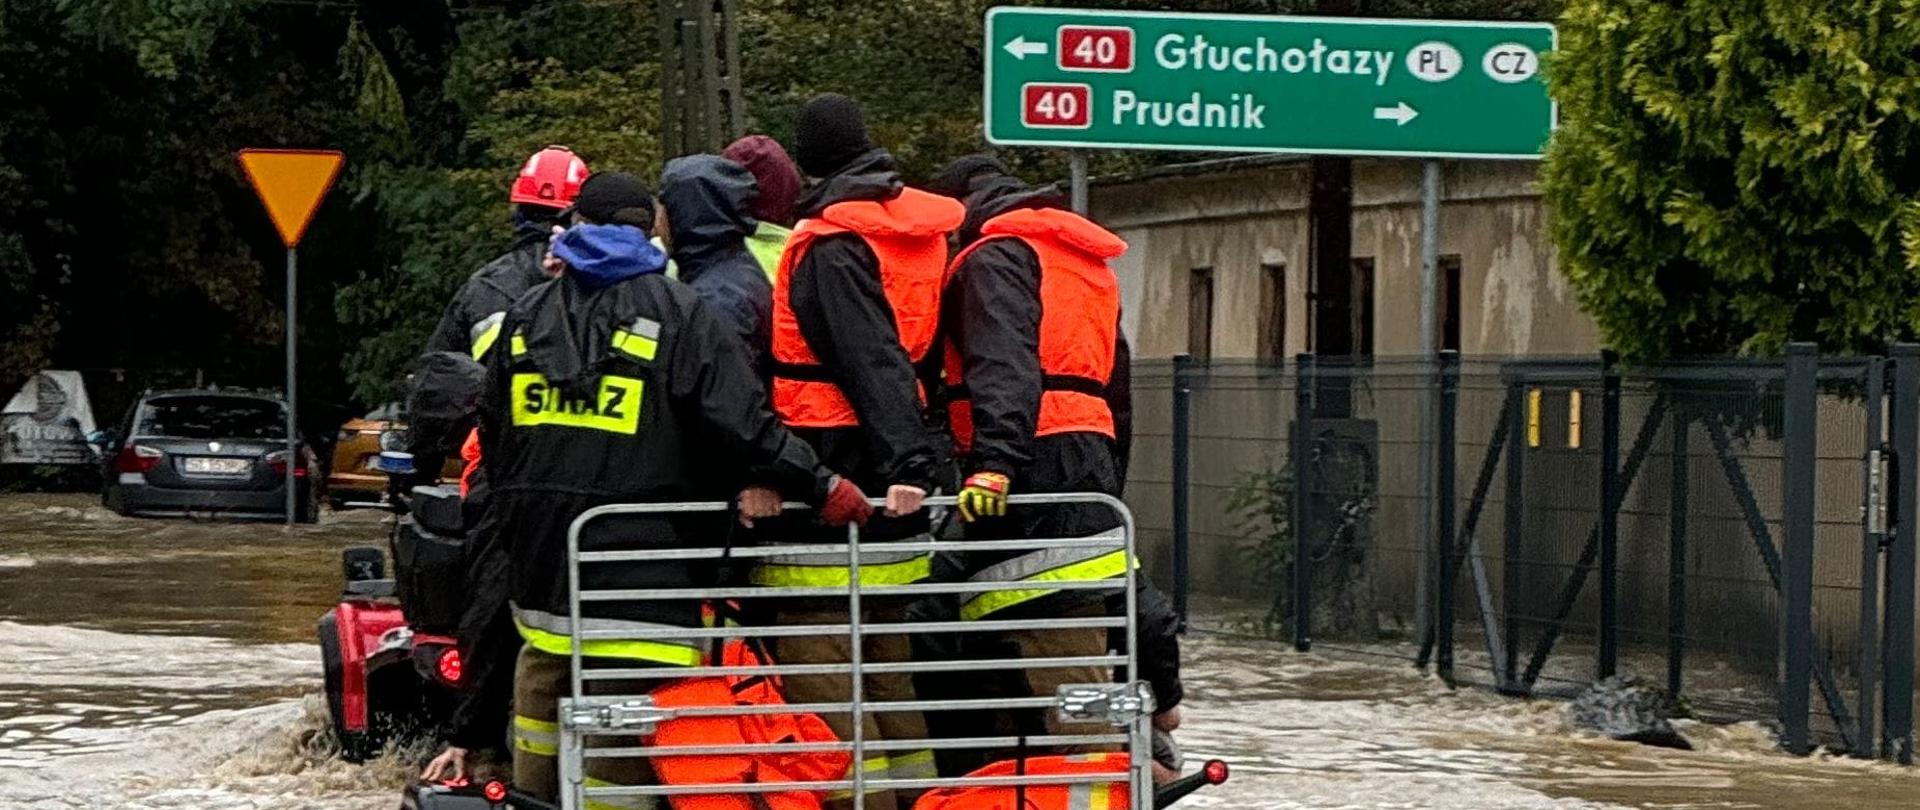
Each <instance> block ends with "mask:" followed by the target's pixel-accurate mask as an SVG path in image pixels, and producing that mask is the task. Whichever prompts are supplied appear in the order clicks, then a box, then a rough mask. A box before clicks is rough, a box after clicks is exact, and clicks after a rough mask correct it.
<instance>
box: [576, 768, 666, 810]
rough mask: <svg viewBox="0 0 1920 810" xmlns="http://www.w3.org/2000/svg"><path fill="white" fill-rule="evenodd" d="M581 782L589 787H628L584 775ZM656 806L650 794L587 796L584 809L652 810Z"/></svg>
mask: <svg viewBox="0 0 1920 810" xmlns="http://www.w3.org/2000/svg"><path fill="white" fill-rule="evenodd" d="M583 784H585V785H586V786H587V787H588V788H589V789H591V788H609V787H629V786H628V785H620V784H616V783H613V782H609V781H607V780H605V779H595V778H593V777H591V776H589V777H586V778H585V779H584V780H583ZM656 806H657V805H655V804H654V797H652V796H589V797H587V807H586V810H653V809H654V808H655V807H656Z"/></svg>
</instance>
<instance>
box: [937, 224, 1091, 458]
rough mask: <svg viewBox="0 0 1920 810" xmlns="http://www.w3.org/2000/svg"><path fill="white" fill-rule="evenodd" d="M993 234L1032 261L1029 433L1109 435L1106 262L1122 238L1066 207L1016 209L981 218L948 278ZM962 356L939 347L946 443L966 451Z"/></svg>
mask: <svg viewBox="0 0 1920 810" xmlns="http://www.w3.org/2000/svg"><path fill="white" fill-rule="evenodd" d="M995 239H1018V240H1020V241H1021V242H1022V243H1024V244H1026V246H1027V247H1028V248H1030V249H1032V250H1033V253H1034V255H1035V256H1037V257H1038V258H1039V260H1040V373H1041V374H1042V375H1043V379H1042V381H1041V393H1040V413H1039V419H1038V421H1037V422H1036V423H1035V426H1036V430H1035V431H1034V435H1036V436H1050V435H1053V434H1056V433H1075V432H1084V433H1098V434H1100V435H1102V436H1106V437H1107V438H1109V439H1111V438H1113V409H1112V408H1111V407H1110V406H1109V405H1108V404H1107V399H1106V388H1107V383H1108V381H1110V380H1111V379H1112V378H1113V358H1114V340H1115V332H1116V330H1117V329H1119V321H1120V283H1119V281H1118V280H1116V279H1115V278H1114V274H1113V268H1111V267H1108V266H1107V262H1108V261H1109V260H1112V259H1114V258H1117V257H1118V256H1120V254H1122V253H1125V252H1126V250H1127V243H1126V242H1123V241H1121V239H1120V237H1118V236H1115V235H1113V233H1112V232H1110V231H1108V230H1107V229H1105V228H1102V227H1100V226H1098V225H1095V224H1093V223H1092V222H1089V221H1087V219H1086V218H1084V217H1082V216H1080V215H1079V214H1075V213H1073V212H1071V211H1061V210H1058V209H1020V210H1017V211H1010V212H1008V213H1005V214H1001V215H1000V216H997V217H994V218H993V219H990V220H987V222H986V224H984V225H982V226H981V228H980V239H979V241H976V242H974V243H973V244H972V245H969V246H968V247H967V248H966V249H965V250H963V251H961V252H960V255H958V256H956V257H954V260H953V266H952V268H951V269H950V270H949V271H948V273H949V277H953V274H957V273H959V272H960V271H961V265H962V264H963V263H964V262H966V260H967V257H969V256H971V255H973V252H974V251H975V250H978V249H979V248H980V247H981V246H983V245H985V244H987V243H989V242H991V241H993V240H995ZM961 328H962V329H965V328H966V327H965V326H964V325H962V326H961ZM963 372H964V359H963V358H962V357H961V356H960V351H959V347H958V346H957V345H955V344H954V342H953V341H952V340H951V339H949V340H948V341H947V346H946V375H945V378H946V383H947V389H948V400H947V418H948V422H949V424H950V425H951V426H952V428H953V442H954V446H955V447H956V448H957V449H958V450H959V451H960V452H962V453H965V452H967V451H969V450H971V449H972V448H973V408H972V405H973V402H972V400H970V399H968V398H967V389H966V380H965V379H964V374H963Z"/></svg>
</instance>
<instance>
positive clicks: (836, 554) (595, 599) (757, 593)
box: [559, 493, 1154, 810]
mask: <svg viewBox="0 0 1920 810" xmlns="http://www.w3.org/2000/svg"><path fill="white" fill-rule="evenodd" d="M955 501H956V499H955V498H953V497H951V496H947V497H934V498H928V499H927V501H926V505H927V507H929V508H931V509H933V510H935V511H936V518H938V513H939V511H940V510H946V509H951V508H953V506H954V504H955ZM870 502H871V503H872V504H873V505H874V506H875V508H880V507H882V506H883V504H884V501H882V500H880V499H872V500H871V501H870ZM1008 503H1009V505H1010V506H1011V507H1016V508H1017V507H1022V506H1045V505H1063V504H1100V505H1104V506H1106V507H1108V508H1110V509H1112V510H1113V511H1114V513H1115V515H1116V516H1117V517H1118V519H1119V521H1120V524H1121V525H1120V532H1121V534H1122V537H1121V538H1120V544H1119V549H1121V550H1124V551H1125V552H1126V559H1127V561H1128V564H1127V565H1126V566H1125V568H1126V576H1125V577H1124V578H1119V579H1113V578H1109V579H1061V580H1048V581H1047V582H1046V583H1045V585H1044V586H1043V587H1044V588H1046V589H1058V590H1085V591H1121V592H1122V593H1123V594H1124V597H1125V603H1126V608H1125V611H1124V614H1123V615H1118V616H1112V615H1100V616H1086V617H1060V618H1036V619H1009V620H976V621H961V620H958V619H955V620H950V621H905V622H885V623H877V622H865V621H862V611H861V601H862V599H864V598H876V597H936V596H955V595H959V594H968V593H983V592H990V591H1014V590H1033V589H1034V588H1035V586H1034V583H1032V582H968V581H961V582H932V581H928V582H920V583H916V584H911V585H886V586H874V585H867V586H862V585H861V584H860V577H859V571H860V568H861V564H862V558H863V556H865V555H866V554H873V553H885V554H895V553H903V552H916V553H939V552H976V551H988V552H993V551H1014V552H1032V551H1041V550H1047V549H1074V548H1086V549H1093V548H1101V547H1105V548H1113V547H1114V545H1115V544H1114V538H1113V537H1112V533H1111V532H1103V533H1101V534H1099V535H1095V536H1092V537H1082V538H1033V539H1015V540H992V541H966V540H940V539H938V538H937V537H932V536H931V535H928V536H927V537H929V538H931V539H928V540H920V541H893V542H887V543H884V544H875V545H874V546H873V547H872V548H867V549H864V550H863V548H862V545H861V543H860V542H859V538H860V529H859V527H858V526H852V525H849V526H848V527H847V528H846V532H847V541H846V542H845V543H827V544H820V543H811V544H794V545H783V544H768V545H758V546H727V547H712V548H677V549H650V550H621V551H588V552H583V551H581V550H580V535H581V531H582V529H583V528H584V527H585V526H587V525H588V524H589V523H592V522H593V521H595V520H599V519H603V518H606V517H609V516H613V515H625V516H633V515H656V516H665V515H685V514H688V513H716V514H717V515H720V516H722V517H726V515H725V513H727V512H728V511H729V510H730V508H731V504H728V503H725V502H695V503H658V504H612V505H607V506H600V507H596V508H593V509H589V510H587V511H586V512H584V513H582V514H581V515H580V516H579V517H578V518H576V519H575V520H574V521H573V524H572V526H571V527H570V528H569V529H568V532H567V558H568V588H569V598H568V610H569V613H570V619H571V624H570V627H571V628H573V630H574V643H573V645H572V650H573V652H572V673H571V686H570V689H569V691H568V696H567V697H564V698H562V699H561V702H560V709H559V725H560V746H559V768H560V770H559V775H560V790H561V803H562V806H563V807H566V808H569V810H579V809H580V808H584V807H585V806H586V803H587V801H589V800H602V801H604V800H607V799H620V798H628V797H637V796H673V795H730V796H740V795H746V794H758V793H776V792H788V791H816V792H827V793H833V792H847V791H851V794H852V796H851V799H852V802H853V806H854V808H855V810H864V808H865V806H866V797H867V794H868V793H870V792H877V791H884V790H906V791H919V790H923V789H937V788H954V787H992V786H1009V787H1017V786H1027V787H1033V786H1040V785H1069V786H1076V785H1087V786H1089V789H1091V786H1093V785H1097V784H1110V783H1112V782H1114V781H1115V779H1114V776H1113V775H1111V774H1099V773H1093V774H1049V775H1038V774H1028V775H1020V776H1006V777H973V778H967V777H954V776H948V777H940V778H922V779H894V778H881V779H875V778H869V777H868V775H867V774H866V768H865V767H864V763H865V762H866V761H867V758H868V755H869V754H881V753H887V752H893V751H919V750H948V751H953V750H980V751H985V750H1004V749H1014V750H1017V751H1021V752H1023V753H1022V754H1021V755H1022V756H1027V755H1029V754H1027V753H1025V752H1029V751H1030V752H1031V755H1040V754H1043V753H1048V752H1049V751H1050V750H1052V749H1055V748H1056V747H1059V746H1103V747H1105V746H1119V747H1120V751H1119V752H1116V753H1120V752H1124V753H1125V754H1126V756H1127V757H1128V762H1129V767H1128V770H1127V777H1126V778H1127V783H1128V786H1129V791H1128V792H1129V803H1130V804H1129V807H1128V808H1127V810H1149V809H1150V808H1152V807H1153V806H1154V788H1153V779H1152V768H1151V759H1152V753H1151V752H1152V742H1151V739H1152V738H1151V734H1152V731H1151V728H1150V723H1151V720H1152V715H1153V712H1154V699H1153V692H1152V690H1151V688H1150V687H1149V685H1148V684H1146V683H1145V682H1143V681H1141V680H1140V674H1139V666H1138V663H1139V662H1138V649H1139V645H1138V643H1137V642H1138V601H1137V590H1136V585H1137V584H1138V583H1137V582H1136V579H1137V577H1138V576H1139V572H1138V568H1139V566H1138V563H1137V561H1138V559H1139V557H1138V553H1137V549H1136V548H1135V539H1134V520H1133V514H1132V512H1131V511H1129V510H1128V509H1127V507H1126V505H1125V504H1124V503H1122V502H1121V501H1120V500H1119V499H1118V498H1114V497H1111V496H1108V495H1102V494H1095V493H1070V494H1034V495H1015V496H1012V497H1010V498H1009V499H1008ZM783 508H784V509H786V510H787V511H794V510H804V509H809V508H810V507H807V506H805V505H803V504H791V503H790V504H784V505H783ZM933 522H934V525H936V526H939V525H940V524H941V523H942V521H941V520H939V519H936V520H934V521H933ZM776 555H777V556H781V557H795V556H807V557H818V558H820V559H823V560H826V559H833V560H836V561H838V560H844V561H845V564H846V566H847V567H848V569H849V570H850V577H849V579H850V580H851V584H850V585H849V586H846V587H768V586H737V587H709V588H651V589H597V590H582V589H581V587H580V582H581V576H580V572H581V568H582V566H590V565H598V564H608V563H636V562H638V563H646V562H668V561H675V562H686V561H700V560H715V561H719V560H733V561H741V560H749V561H750V560H754V559H760V558H766V557H771V556H776ZM834 597H842V598H845V599H846V600H847V601H846V606H847V616H848V621H847V623H845V624H812V625H772V626H714V627H688V628H674V629H664V630H661V631H658V632H651V631H650V632H649V634H648V635H649V640H659V641H671V640H689V641H703V642H708V643H714V642H715V641H716V640H728V639H750V638H763V639H764V638H779V637H794V636H829V635H844V636H846V637H848V639H849V644H848V649H849V650H850V651H851V654H850V656H849V659H850V660H848V661H846V662H840V663H829V664H818V663H810V664H781V663H779V661H778V660H775V661H774V662H773V663H772V664H769V665H759V666H705V667H700V668H699V669H697V670H684V669H681V670H663V669H659V668H607V667H595V668H592V669H589V668H587V667H585V666H584V663H585V662H584V661H583V656H582V654H581V647H582V646H584V642H587V641H593V640H617V639H621V638H626V637H629V636H631V635H632V634H631V632H623V631H619V630H605V629H602V630H592V629H584V628H583V625H582V623H581V616H582V605H583V604H584V603H589V602H592V603H609V602H644V601H661V600H748V599H792V598H834ZM714 624H725V623H724V622H716V623H714ZM1094 628H1099V629H1105V630H1107V631H1108V632H1111V631H1112V630H1114V629H1121V630H1124V631H1125V633H1126V636H1125V637H1126V639H1127V644H1126V652H1125V653H1124V654H1117V653H1115V652H1114V651H1113V650H1112V649H1111V648H1109V649H1108V650H1107V653H1106V654H1105V655H1100V656H1079V657H1050V658H1013V659H962V660H932V661H918V660H915V661H904V662H885V663H878V662H864V661H862V660H861V659H862V657H863V656H862V651H861V647H862V645H861V644H859V643H854V642H857V641H858V640H862V639H864V638H866V637H868V636H872V635H881V634H919V633H980V632H1004V631H1013V630H1037V631H1064V630H1075V629H1081V630H1085V629H1094ZM1080 666H1091V667H1099V668H1101V669H1103V670H1111V669H1113V668H1115V667H1124V671H1125V674H1126V677H1125V678H1124V679H1123V680H1122V681H1120V682H1111V683H1094V684H1078V685H1069V686H1062V687H1061V688H1060V690H1059V693H1058V694H1057V695H1054V696H1052V697H992V698H978V699H940V700H912V701H885V702H877V701H871V700H868V699H867V698H866V697H865V696H864V695H863V691H864V690H863V687H862V676H864V675H870V674H878V673H892V674H907V675H912V674H918V673H956V672H991V671H1009V670H1020V671H1027V670H1036V669H1055V668H1062V667H1080ZM728 675H741V676H788V675H845V676H847V678H848V682H849V684H850V689H849V691H850V694H849V696H848V700H846V701H845V702H830V703H789V704H786V705H776V706H754V705H736V706H721V707H697V708H694V707H686V708H665V707H660V706H656V705H655V704H654V701H653V699H652V698H651V697H650V695H648V694H645V693H642V694H623V695H608V694H598V693H594V694H589V692H588V690H587V689H586V688H585V687H586V684H587V682H588V681H658V682H660V683H662V684H664V683H666V682H669V681H670V680H671V679H676V678H684V677H701V676H728ZM1020 709H1027V710H1032V709H1054V710H1056V711H1058V712H1060V717H1061V718H1062V719H1063V720H1066V721H1070V722H1072V723H1092V722H1105V723H1107V724H1109V725H1110V726H1111V727H1112V728H1113V729H1114V731H1113V732H1111V733H1105V734H1063V735H1045V736H1042V735H1030V736H1002V737H969V738H958V739H938V738H932V736H933V735H929V739H915V740H884V741H872V740H867V739H865V734H864V732H863V728H864V725H865V723H866V721H867V719H868V716H869V715H871V714H875V713H879V712H888V711H910V712H940V711H956V710H992V711H1009V710H1020ZM809 712H810V713H814V714H819V715H827V714H841V715H850V717H849V721H850V722H849V726H850V728H851V729H852V734H851V735H849V736H851V737H852V739H850V740H842V741H840V742H834V743H826V742H819V743H776V744H762V745H712V746H697V747H695V746H672V747H649V746H646V745H643V744H636V745H632V746H621V747H607V746H595V747H588V746H587V745H586V740H587V738H589V737H595V736H627V737H636V738H637V737H638V736H640V735H644V734H649V733H651V732H652V731H653V730H654V728H655V727H656V725H657V724H658V723H659V722H661V721H663V720H667V719H670V718H674V717H693V716H702V717H716V716H744V715H752V714H799V713H809ZM832 751H841V752H848V753H851V754H852V762H853V766H852V767H851V768H850V771H851V773H850V775H849V777H848V778H844V779H840V780H836V781H819V782H815V781H809V782H756V783H751V784H713V785H658V784H655V785H636V786H613V787H604V786H591V787H590V786H588V785H587V784H586V778H585V775H586V765H585V764H586V760H588V759H595V758H617V757H649V758H650V757H659V756H695V755H716V756H717V755H749V756H750V755H773V754H801V753H819V752H832Z"/></svg>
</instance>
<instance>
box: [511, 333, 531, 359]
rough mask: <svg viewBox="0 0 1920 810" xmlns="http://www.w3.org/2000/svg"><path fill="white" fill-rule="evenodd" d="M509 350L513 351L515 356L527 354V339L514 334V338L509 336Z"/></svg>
mask: <svg viewBox="0 0 1920 810" xmlns="http://www.w3.org/2000/svg"><path fill="white" fill-rule="evenodd" d="M507 351H510V352H512V353H513V356H514V357H519V356H520V355H523V354H526V353H527V339H526V338H524V337H521V336H519V335H514V336H513V337H512V338H509V339H508V340H507Z"/></svg>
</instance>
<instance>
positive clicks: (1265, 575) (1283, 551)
mask: <svg viewBox="0 0 1920 810" xmlns="http://www.w3.org/2000/svg"><path fill="white" fill-rule="evenodd" d="M1226 507H1227V514H1228V515H1229V516H1230V517H1231V519H1232V521H1233V522H1232V524H1231V525H1232V526H1233V529H1234V532H1235V533H1236V534H1238V535H1240V537H1241V540H1240V559H1242V560H1245V561H1246V565H1247V569H1246V570H1247V573H1248V574H1249V576H1250V579H1251V584H1253V585H1254V586H1256V587H1258V588H1261V589H1263V590H1265V591H1266V592H1268V593H1270V594H1272V595H1273V601H1272V602H1270V603H1268V606H1267V612H1266V613H1265V614H1264V615H1262V616H1260V617H1258V618H1256V619H1255V620H1254V625H1255V627H1256V628H1257V629H1258V630H1259V631H1260V632H1261V633H1263V634H1265V635H1270V636H1279V635H1284V630H1285V629H1286V622H1287V619H1288V618H1289V617H1290V616H1292V615H1293V599H1292V583H1291V579H1292V576H1293V558H1294V548H1295V546H1294V539H1293V537H1294V531H1293V468H1292V466H1291V465H1288V464H1286V463H1285V462H1281V463H1276V464H1274V465H1272V466H1270V467H1265V468H1255V469H1251V470H1247V471H1245V472H1243V473H1241V475H1240V478H1239V480H1237V481H1235V482H1234V485H1233V489H1231V490H1229V491H1228V492H1227V503H1226Z"/></svg>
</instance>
